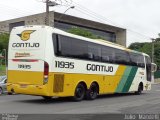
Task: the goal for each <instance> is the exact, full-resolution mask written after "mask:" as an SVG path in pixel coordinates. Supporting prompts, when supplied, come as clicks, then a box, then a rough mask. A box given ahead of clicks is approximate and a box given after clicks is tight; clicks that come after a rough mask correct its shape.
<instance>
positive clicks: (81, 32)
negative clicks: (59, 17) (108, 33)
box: [67, 27, 104, 40]
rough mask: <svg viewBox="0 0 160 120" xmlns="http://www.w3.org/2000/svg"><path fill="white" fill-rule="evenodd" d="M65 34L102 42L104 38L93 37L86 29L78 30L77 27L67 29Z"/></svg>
mask: <svg viewBox="0 0 160 120" xmlns="http://www.w3.org/2000/svg"><path fill="white" fill-rule="evenodd" d="M67 32H69V33H72V34H75V35H79V36H83V37H87V38H91V39H103V40H104V38H103V37H102V36H97V35H94V34H93V33H91V32H90V31H88V30H86V29H82V28H79V27H73V28H71V29H69V30H68V31H67Z"/></svg>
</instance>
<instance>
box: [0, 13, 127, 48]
mask: <svg viewBox="0 0 160 120" xmlns="http://www.w3.org/2000/svg"><path fill="white" fill-rule="evenodd" d="M45 16H46V15H45V13H40V14H35V15H30V16H25V17H21V18H16V19H11V20H6V21H2V22H0V32H10V31H11V29H12V28H13V27H16V26H22V25H44V24H45ZM49 16H50V18H49V24H50V26H54V27H56V28H59V29H62V30H65V31H66V30H69V29H71V28H73V27H79V28H82V29H85V30H88V31H90V32H92V33H93V34H94V35H96V36H100V37H102V38H104V39H106V40H107V41H110V42H114V43H117V44H120V45H123V46H126V29H123V28H119V27H115V26H111V25H107V24H104V23H99V22H95V21H91V20H87V19H83V18H78V17H74V16H70V15H65V14H61V13H57V12H53V11H51V12H50V14H49ZM53 23H54V24H53Z"/></svg>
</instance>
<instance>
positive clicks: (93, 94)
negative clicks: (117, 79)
mask: <svg viewBox="0 0 160 120" xmlns="http://www.w3.org/2000/svg"><path fill="white" fill-rule="evenodd" d="M97 95H98V86H97V84H96V83H92V84H91V86H90V88H89V89H88V90H87V92H86V98H87V100H94V99H96V98H97Z"/></svg>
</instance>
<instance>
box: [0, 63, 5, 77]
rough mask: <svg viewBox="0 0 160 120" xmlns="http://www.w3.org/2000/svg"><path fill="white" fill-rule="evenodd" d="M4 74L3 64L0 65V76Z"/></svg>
mask: <svg viewBox="0 0 160 120" xmlns="http://www.w3.org/2000/svg"><path fill="white" fill-rule="evenodd" d="M2 75H6V67H5V65H0V76H2Z"/></svg>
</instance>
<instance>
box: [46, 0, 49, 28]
mask: <svg viewBox="0 0 160 120" xmlns="http://www.w3.org/2000/svg"><path fill="white" fill-rule="evenodd" d="M48 3H49V0H46V18H45V25H48V26H49V5H48Z"/></svg>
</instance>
